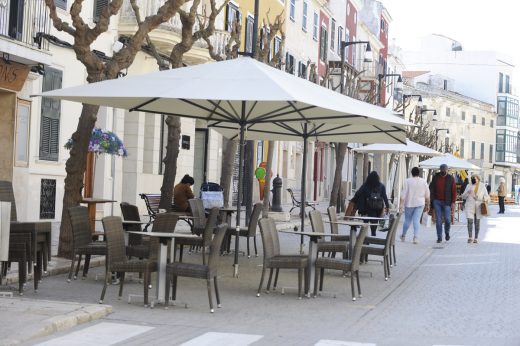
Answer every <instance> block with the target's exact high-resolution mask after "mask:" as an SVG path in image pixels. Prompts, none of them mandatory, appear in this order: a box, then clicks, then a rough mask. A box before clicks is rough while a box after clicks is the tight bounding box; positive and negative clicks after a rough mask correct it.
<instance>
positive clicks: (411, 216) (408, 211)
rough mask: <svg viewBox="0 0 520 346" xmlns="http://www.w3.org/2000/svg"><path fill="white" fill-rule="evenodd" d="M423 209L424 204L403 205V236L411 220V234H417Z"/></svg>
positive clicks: (415, 236) (416, 235) (415, 235)
mask: <svg viewBox="0 0 520 346" xmlns="http://www.w3.org/2000/svg"><path fill="white" fill-rule="evenodd" d="M423 210H424V205H421V206H418V207H410V208H408V207H405V208H404V224H403V236H406V232H407V231H408V227H410V223H412V222H413V236H414V238H417V237H418V236H419V226H420V220H421V215H422V211H423Z"/></svg>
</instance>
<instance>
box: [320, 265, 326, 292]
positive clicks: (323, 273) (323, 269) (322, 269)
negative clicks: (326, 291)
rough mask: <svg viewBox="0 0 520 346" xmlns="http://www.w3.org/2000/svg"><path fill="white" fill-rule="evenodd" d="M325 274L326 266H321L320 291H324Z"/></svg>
mask: <svg viewBox="0 0 520 346" xmlns="http://www.w3.org/2000/svg"><path fill="white" fill-rule="evenodd" d="M324 276H325V268H320V292H321V291H323V277H324Z"/></svg>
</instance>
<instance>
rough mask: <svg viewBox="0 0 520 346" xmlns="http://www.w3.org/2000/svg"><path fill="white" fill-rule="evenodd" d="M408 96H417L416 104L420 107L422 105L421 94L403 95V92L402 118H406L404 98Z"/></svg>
mask: <svg viewBox="0 0 520 346" xmlns="http://www.w3.org/2000/svg"><path fill="white" fill-rule="evenodd" d="M408 97H418V99H417V106H418V107H421V108H422V105H423V103H422V96H421V95H418V94H412V95H404V94H403V119H406V112H405V110H406V99H407V98H408ZM421 114H422V113H421Z"/></svg>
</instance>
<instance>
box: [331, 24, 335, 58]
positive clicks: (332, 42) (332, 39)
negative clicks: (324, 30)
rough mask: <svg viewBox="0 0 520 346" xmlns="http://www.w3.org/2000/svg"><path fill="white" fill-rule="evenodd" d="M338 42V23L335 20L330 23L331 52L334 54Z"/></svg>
mask: <svg viewBox="0 0 520 346" xmlns="http://www.w3.org/2000/svg"><path fill="white" fill-rule="evenodd" d="M335 41H336V21H335V20H334V19H333V20H332V22H331V23H330V50H331V51H333V52H334V47H335V45H334V44H335Z"/></svg>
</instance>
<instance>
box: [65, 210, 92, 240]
mask: <svg viewBox="0 0 520 346" xmlns="http://www.w3.org/2000/svg"><path fill="white" fill-rule="evenodd" d="M68 212H69V217H70V223H71V226H72V246H74V247H75V248H77V247H80V246H85V245H87V244H89V243H91V242H92V232H91V230H90V218H89V215H88V208H87V207H83V206H77V207H71V208H69V210H68Z"/></svg>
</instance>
